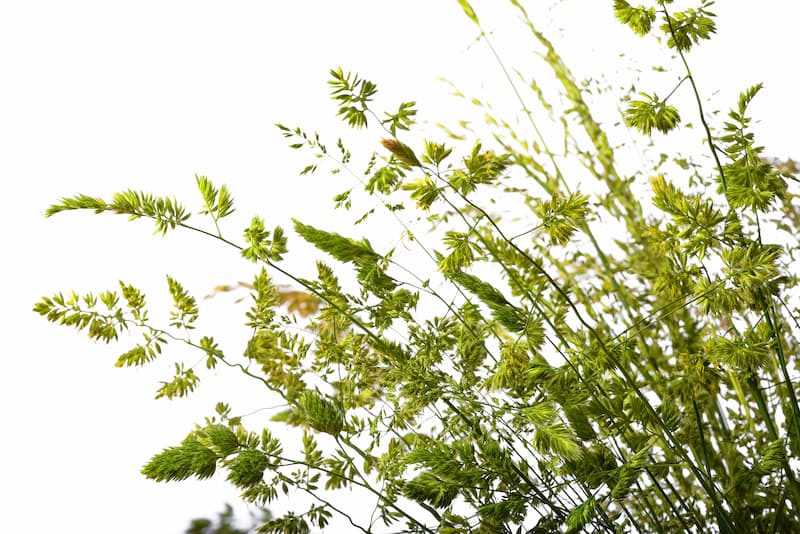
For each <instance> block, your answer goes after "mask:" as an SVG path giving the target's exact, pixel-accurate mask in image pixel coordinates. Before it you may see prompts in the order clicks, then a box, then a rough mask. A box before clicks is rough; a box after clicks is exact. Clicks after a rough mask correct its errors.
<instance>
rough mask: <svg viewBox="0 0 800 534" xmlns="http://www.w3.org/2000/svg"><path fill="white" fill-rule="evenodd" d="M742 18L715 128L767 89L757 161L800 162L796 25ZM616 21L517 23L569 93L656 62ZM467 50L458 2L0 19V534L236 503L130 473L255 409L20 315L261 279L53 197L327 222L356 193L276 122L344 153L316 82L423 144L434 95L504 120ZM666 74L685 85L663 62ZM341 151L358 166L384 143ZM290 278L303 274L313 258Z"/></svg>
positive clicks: (434, 112) (52, 7) (716, 51)
mask: <svg viewBox="0 0 800 534" xmlns="http://www.w3.org/2000/svg"><path fill="white" fill-rule="evenodd" d="M529 4H531V5H532V6H533V5H534V4H539V2H529ZM754 5H756V4H754V3H750V2H747V3H745V2H736V1H729V2H724V3H720V5H718V6H715V10H716V12H717V13H718V14H719V15H720V17H719V20H718V26H719V35H718V36H717V37H716V38H715V39H714V40H712V41H711V42H710V43H708V44H706V45H704V46H703V47H701V49H700V50H699V51H698V52H697V53H693V54H692V55H690V61H692V64H693V66H694V68H695V72H696V74H697V81H698V83H699V85H700V88H701V90H703V91H704V92H705V96H709V97H712V96H713V92H714V91H715V90H720V92H719V94H718V95H716V96H715V97H713V98H714V100H713V101H714V103H715V104H716V105H717V106H718V107H721V108H723V109H724V108H727V107H729V106H730V105H732V104H733V103H734V102H735V100H734V99H735V97H736V95H737V94H738V92H739V91H740V90H742V89H744V88H745V87H747V86H749V85H752V84H754V83H756V82H759V81H763V82H765V84H766V89H765V91H764V93H763V94H762V95H761V96H760V97H759V98H758V99H757V100H756V102H755V104H754V105H753V112H754V113H755V114H756V116H757V117H758V118H759V119H760V121H761V122H760V124H759V126H758V131H759V132H760V133H761V137H760V142H761V143H762V144H765V145H766V146H767V147H768V150H767V153H768V154H769V155H774V156H779V157H790V156H794V157H795V158H797V157H798V156H800V143H798V141H797V135H796V133H795V132H796V129H797V125H798V123H800V114H799V113H798V111H797V104H796V94H797V93H796V76H797V74H798V72H797V52H798V48H797V41H796V38H795V37H794V35H796V30H797V28H796V21H797V20H800V8H798V7H797V3H796V2H790V1H774V0H773V1H765V2H759V3H758V4H757V5H758V7H757V8H756V7H753V6H754ZM474 6H475V9H476V11H477V12H478V15H479V16H480V17H481V18H482V20H483V21H484V25H485V27H486V29H487V30H489V31H494V33H495V34H496V39H497V42H498V43H501V44H502V48H501V50H500V52H501V54H502V55H503V57H504V58H505V59H507V60H508V62H509V63H510V64H512V65H514V66H516V67H517V68H520V69H522V70H523V71H524V70H525V69H526V65H528V64H529V63H533V62H535V61H536V58H534V57H532V56H531V55H530V52H529V46H528V45H529V41H517V40H515V39H508V38H506V39H504V37H508V36H509V35H515V34H513V32H514V31H516V30H514V29H513V28H516V29H517V30H518V29H519V28H520V24H519V23H518V22H516V15H515V14H514V12H513V10H512V9H511V8H510V7H508V6H506V5H505V3H503V2H497V1H486V2H479V1H476V2H474ZM610 6H611V2H596V1H590V0H573V1H568V2H562V3H561V6H560V8H559V9H560V10H559V11H556V12H552V13H550V12H548V11H546V10H540V11H534V8H533V7H531V8H530V9H531V12H532V15H534V16H535V18H536V20H537V22H538V21H541V23H540V28H541V29H544V30H545V31H546V32H548V34H549V35H551V36H552V37H553V38H554V40H555V41H556V43H557V45H558V49H559V50H560V51H561V52H562V53H563V54H564V55H565V57H566V59H567V61H568V63H570V64H571V65H572V67H573V71H575V72H576V74H577V75H578V76H579V77H582V76H584V75H594V74H597V73H598V72H607V73H610V74H613V73H614V72H615V69H616V67H615V66H614V65H616V64H617V63H615V62H616V61H617V60H618V59H619V58H618V57H617V55H616V52H618V51H624V52H625V53H626V54H627V55H628V56H636V54H637V53H638V50H639V49H640V48H641V50H645V48H646V47H645V46H644V45H642V44H641V43H643V41H641V40H638V39H637V38H635V37H633V36H632V35H631V34H630V32H627V31H626V30H625V28H623V27H622V26H619V25H617V24H615V23H613V22H612V18H611V7H610ZM551 16H557V18H556V20H555V21H553V20H551V19H550V18H548V17H551ZM537 17H538V18H537ZM507 32H508V33H507ZM476 35H477V32H476V30H475V28H474V26H472V24H471V23H470V22H469V21H468V19H466V17H464V16H463V14H462V13H461V10H460V8H459V7H458V5H457V3H456V2H455V1H432V0H427V1H425V0H406V1H404V2H389V1H385V0H380V1H371V2H363V1H362V2H359V1H355V0H346V1H342V0H340V1H336V2H325V1H311V0H301V1H294V2H266V1H261V2H246V1H242V2H224V3H223V2H209V1H192V2H177V1H158V2H155V1H138V2H109V1H103V2H90V1H73V2H53V1H38V2H37V1H29V2H13V3H12V2H2V3H0V76H2V77H1V78H0V179H2V188H3V189H2V201H0V217H2V226H0V228H2V232H3V234H2V235H3V237H2V245H3V247H2V251H3V252H2V278H0V281H2V288H3V289H2V292H1V293H0V294H1V295H2V296H3V303H2V305H0V314H2V316H1V320H0V328H2V330H0V331H1V332H2V345H0V358H2V367H0V395H2V407H3V410H4V412H5V413H4V415H5V417H4V418H3V423H2V428H1V429H0V451H2V456H1V458H2V472H1V473H0V480H2V489H3V493H2V496H0V524H2V525H3V526H2V528H3V530H4V531H7V532H15V531H19V530H23V529H24V530H27V531H30V532H50V531H62V532H77V531H82V532H120V533H128V532H130V533H141V532H164V533H177V532H182V531H183V529H184V528H185V526H186V525H188V521H189V519H190V518H192V517H198V516H211V515H212V514H214V513H215V512H216V511H217V510H221V509H222V505H223V503H224V502H226V501H227V502H232V503H233V502H236V491H235V490H233V489H232V488H231V487H230V486H228V485H227V484H225V483H224V482H223V481H220V480H217V479H214V480H212V481H205V482H193V481H187V482H184V483H180V484H156V483H153V482H151V481H147V480H145V479H144V477H143V476H142V475H140V474H139V469H140V468H141V465H142V464H144V463H145V462H146V461H147V460H148V459H149V457H150V456H151V455H152V454H153V453H155V452H158V451H160V450H161V448H163V447H165V446H168V445H173V444H177V443H179V442H180V440H181V439H182V438H183V436H184V435H185V434H186V432H187V431H188V430H189V429H190V428H191V425H192V423H194V422H202V418H203V417H204V416H206V415H210V414H211V412H212V409H213V405H214V403H215V402H216V401H218V400H231V401H232V402H233V404H234V412H235V413H246V412H249V411H252V410H256V409H258V408H263V407H265V406H267V405H268V404H269V402H268V401H265V400H264V399H263V398H261V397H260V395H261V393H260V391H259V390H256V389H253V390H249V389H247V388H244V389H243V388H241V387H240V384H241V381H237V380H236V376H235V375H233V373H231V372H227V371H225V370H219V371H218V372H217V373H216V374H212V375H209V376H208V377H207V379H206V381H205V382H204V383H201V387H200V390H198V393H197V395H196V396H193V397H190V398H189V399H188V400H186V399H184V400H178V401H173V402H169V401H164V400H161V401H154V400H153V394H154V391H155V388H156V387H157V381H158V380H161V379H165V378H167V377H168V376H169V370H170V365H171V363H170V362H171V361H172V359H173V358H175V357H180V356H187V358H188V360H189V361H190V363H192V361H191V358H193V357H194V356H193V355H186V354H183V353H181V351H180V349H179V350H177V351H176V352H171V353H169V354H168V355H166V356H165V357H164V360H163V362H159V363H156V364H155V365H153V367H152V368H147V369H144V370H142V369H136V370H130V369H124V370H118V369H115V368H114V366H113V362H114V361H115V359H116V356H117V355H118V354H119V353H120V352H122V351H124V350H126V349H127V348H129V345H126V344H125V343H126V341H128V342H129V343H132V341H129V340H123V342H122V343H121V344H120V345H114V346H111V347H107V346H104V345H95V344H93V343H91V342H89V341H88V340H87V339H86V338H85V336H83V335H77V334H75V332H72V331H69V330H67V329H65V328H61V327H55V326H52V325H50V324H48V323H46V322H45V321H44V320H43V319H42V318H41V317H39V316H37V315H35V314H33V312H32V311H31V308H32V306H33V304H34V303H35V302H36V301H37V299H38V298H39V297H41V296H43V295H49V294H52V293H54V292H57V291H64V290H69V289H76V290H78V291H80V292H86V291H98V290H102V289H110V288H114V287H115V284H116V283H117V280H119V279H122V280H125V281H126V282H129V283H133V284H134V285H137V286H138V287H141V288H142V289H143V290H144V291H145V292H146V293H147V294H148V295H152V296H151V298H150V301H151V302H152V303H153V304H154V306H153V309H154V310H157V309H158V308H159V306H158V304H159V303H163V302H164V301H163V297H164V295H165V294H166V289H165V288H166V284H165V281H164V277H165V275H166V274H167V273H169V274H171V275H173V276H175V277H176V278H177V279H179V280H180V281H182V282H183V283H184V284H185V286H186V287H187V289H189V290H190V291H191V292H193V293H194V294H195V295H197V296H198V297H201V296H203V295H205V294H207V293H208V292H209V291H210V290H211V288H212V287H214V286H215V285H218V284H224V283H235V282H236V281H238V280H249V279H250V278H251V277H252V273H253V268H252V266H250V265H248V264H246V263H244V262H243V261H242V260H240V259H238V258H237V256H236V253H235V251H232V250H226V249H225V248H224V247H222V246H220V245H217V244H215V243H212V242H209V241H207V240H205V239H201V238H199V237H196V236H192V235H190V234H187V233H176V234H173V235H168V236H167V237H166V238H164V239H161V238H160V237H154V236H152V235H151V233H152V228H151V226H150V225H149V224H148V223H147V222H144V221H139V222H135V223H128V222H127V221H126V220H124V218H122V217H114V216H111V215H105V216H102V217H94V216H91V215H89V214H76V213H68V214H63V215H60V216H58V217H54V218H52V219H44V218H43V217H42V212H43V211H44V209H45V208H46V207H47V206H48V205H49V204H50V203H51V202H53V201H55V200H56V199H58V198H60V197H62V196H69V195H72V194H76V193H87V194H91V195H96V196H101V197H108V196H110V194H111V193H113V192H115V191H119V190H123V189H127V188H134V189H142V190H146V191H152V192H154V193H157V194H166V195H176V196H178V197H179V198H180V199H182V200H183V201H184V202H185V203H187V204H189V205H190V206H197V199H198V197H197V195H196V194H195V192H194V178H193V177H194V174H195V173H198V174H205V175H207V176H209V177H211V178H212V179H213V180H215V182H218V183H227V184H228V185H229V187H230V188H231V190H232V192H233V194H234V196H235V198H236V200H237V206H238V211H237V215H236V217H233V218H232V221H231V222H230V223H228V225H227V226H226V227H225V228H227V233H228V234H229V235H230V236H232V237H234V238H238V236H240V235H241V229H242V228H243V227H244V226H245V225H246V222H247V220H248V219H249V217H250V216H251V215H253V214H256V213H258V214H260V215H261V216H262V217H264V218H265V220H266V221H267V224H268V226H272V225H274V224H282V225H284V226H289V217H292V216H293V217H297V218H300V219H302V220H304V221H306V222H309V223H312V224H318V225H324V224H326V223H328V222H330V219H329V218H327V217H328V213H329V212H328V207H329V206H330V205H331V203H330V198H331V197H332V195H333V194H334V193H336V192H338V191H341V190H343V189H346V188H347V187H349V186H351V185H352V183H344V182H342V181H341V180H343V178H341V177H331V176H326V175H325V174H322V173H321V174H318V175H315V176H306V177H299V176H298V172H297V171H298V170H299V169H300V168H302V167H303V166H304V165H305V164H306V163H307V160H306V159H303V158H301V157H298V154H296V153H292V152H291V151H289V150H288V149H287V148H286V142H285V141H284V140H283V138H282V137H281V136H280V134H279V133H278V131H277V129H275V128H274V126H273V124H274V123H276V122H283V123H286V124H288V125H292V126H294V125H299V126H302V127H304V128H306V129H308V130H310V131H313V130H315V129H318V130H319V131H320V132H323V133H324V132H333V133H332V134H331V135H332V136H333V137H332V139H331V141H333V140H335V136H336V135H338V134H339V133H340V132H341V129H340V128H339V127H338V123H337V122H336V120H335V118H334V115H335V107H334V105H333V103H331V101H330V100H329V98H328V94H327V87H326V84H325V82H326V80H327V78H328V76H327V72H328V69H330V68H333V67H336V66H342V67H343V68H344V69H345V70H352V71H356V72H359V73H361V74H362V75H363V76H365V77H367V78H369V79H371V80H373V81H375V82H377V83H378V86H379V89H381V90H382V94H383V95H384V96H385V99H386V101H387V102H389V103H391V105H392V106H395V105H396V104H397V103H399V102H400V101H402V100H411V99H414V100H417V101H418V102H419V108H420V118H422V119H427V120H429V121H430V122H431V123H435V122H437V121H441V122H445V123H447V122H450V123H453V122H454V121H455V119H457V118H459V117H460V116H459V115H458V114H459V113H462V112H464V111H463V110H464V109H466V108H463V107H459V106H463V105H466V104H463V103H461V102H456V101H454V99H453V98H451V97H448V96H447V88H446V86H445V85H444V84H442V83H440V82H438V81H437V80H436V78H437V77H438V76H445V77H447V78H448V79H449V80H451V81H453V82H455V83H457V84H458V85H459V86H460V87H462V88H464V89H465V92H468V91H472V92H474V93H475V94H477V95H478V96H480V97H481V98H484V97H487V96H488V97H490V98H491V99H492V101H493V102H497V103H499V104H501V105H502V103H503V102H506V103H507V102H513V101H512V100H511V95H510V94H509V93H508V91H507V89H506V92H505V93H498V92H497V91H498V90H497V89H495V87H502V83H500V84H499V85H498V84H496V82H497V80H501V74H500V71H499V69H498V67H497V64H496V63H494V62H492V60H491V58H490V57H489V55H488V53H487V52H486V49H485V47H484V46H483V45H481V44H480V43H478V44H475V43H474V39H475V37H476ZM661 61H662V62H663V64H665V65H669V66H675V67H677V65H676V64H675V63H674V62H671V60H670V59H669V57H668V56H665V57H663V58H661ZM576 65H577V66H576ZM501 81H502V80H501ZM643 89H645V88H644V87H643ZM669 89H670V88H669V87H666V89H664V88H663V87H661V88H659V92H660V93H663V94H666V92H668V91H669ZM686 89H688V87H684V90H686ZM512 108H513V105H512ZM464 113H466V112H464ZM687 113H688V110H687ZM688 118H690V119H691V120H695V121H696V118H693V117H688ZM697 134H698V135H699V132H697ZM354 138H355V139H357V140H358V142H359V143H362V144H363V146H364V150H367V151H368V150H373V149H375V148H377V142H378V138H379V134H377V133H375V135H374V137H373V136H371V134H358V135H356V136H355V137H354ZM331 144H333V143H331ZM337 180H339V181H338V182H337ZM294 265H296V266H297V267H298V268H300V269H304V268H306V265H305V264H304V261H303V258H299V259H298V260H295V263H294ZM306 272H309V271H306ZM233 300H234V298H233V297H231V296H230V295H226V296H223V297H218V298H217V299H215V300H212V301H210V302H204V303H203V306H204V309H205V308H206V307H207V308H208V311H207V312H206V320H205V322H204V323H203V325H204V326H205V327H207V328H209V329H210V333H213V334H214V335H215V336H217V337H218V338H220V339H223V340H225V339H226V333H227V336H228V339H227V340H226V341H227V342H228V343H229V344H228V346H226V347H225V348H226V349H227V350H228V352H229V353H230V354H234V355H235V354H239V353H240V352H241V350H242V348H243V347H242V345H241V344H242V341H241V338H239V337H236V336H234V335H233V333H235V331H236V325H237V324H239V323H241V322H242V321H241V317H242V312H243V310H242V308H241V307H235V305H234V303H233ZM160 308H161V309H163V308H164V306H160ZM203 333H205V331H204V332H203ZM231 384H234V385H235V387H231Z"/></svg>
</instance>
